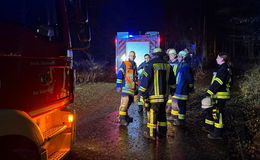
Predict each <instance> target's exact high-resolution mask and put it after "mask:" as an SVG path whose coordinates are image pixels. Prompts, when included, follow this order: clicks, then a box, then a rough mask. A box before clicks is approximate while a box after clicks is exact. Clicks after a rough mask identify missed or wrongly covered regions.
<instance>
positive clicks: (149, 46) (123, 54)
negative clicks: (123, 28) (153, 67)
mask: <svg viewBox="0 0 260 160" xmlns="http://www.w3.org/2000/svg"><path fill="white" fill-rule="evenodd" d="M115 44H116V60H115V61H116V62H115V64H116V67H115V69H116V72H117V70H118V68H119V67H120V65H121V63H122V61H125V60H127V58H128V53H129V52H130V51H135V53H136V59H135V62H136V65H137V66H139V65H140V64H141V63H142V62H143V61H144V55H145V54H150V53H151V52H152V50H153V49H154V48H157V47H160V35H159V32H146V33H145V34H144V35H131V34H129V32H117V36H116V39H115Z"/></svg>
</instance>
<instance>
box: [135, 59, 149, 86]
mask: <svg viewBox="0 0 260 160" xmlns="http://www.w3.org/2000/svg"><path fill="white" fill-rule="evenodd" d="M147 65H148V62H146V61H144V62H143V63H141V64H140V65H139V66H138V68H137V74H138V80H139V81H140V80H141V79H142V77H143V72H144V68H145V67H146V66H147Z"/></svg>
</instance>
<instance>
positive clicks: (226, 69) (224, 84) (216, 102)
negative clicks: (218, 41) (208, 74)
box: [205, 53, 232, 139]
mask: <svg viewBox="0 0 260 160" xmlns="http://www.w3.org/2000/svg"><path fill="white" fill-rule="evenodd" d="M216 61H217V64H218V65H219V68H218V71H217V72H214V73H213V78H212V81H211V85H210V87H209V89H208V90H207V93H206V96H207V97H211V98H212V101H213V107H211V108H208V109H207V110H206V111H207V115H206V119H205V124H206V127H207V128H206V129H207V130H208V131H209V134H208V138H210V139H221V134H222V130H223V126H224V125H223V109H224V107H225V102H226V101H227V100H228V99H230V85H231V75H232V73H231V69H230V65H229V61H228V56H227V54H226V53H220V54H219V55H218V56H217V58H216Z"/></svg>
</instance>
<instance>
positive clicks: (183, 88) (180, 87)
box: [173, 62, 193, 100]
mask: <svg viewBox="0 0 260 160" xmlns="http://www.w3.org/2000/svg"><path fill="white" fill-rule="evenodd" d="M176 74H177V77H176V90H175V93H174V95H173V98H175V99H180V100H188V96H189V91H190V88H192V87H193V75H192V72H191V68H190V66H189V65H188V63H186V62H181V63H179V64H178V68H177V73H176Z"/></svg>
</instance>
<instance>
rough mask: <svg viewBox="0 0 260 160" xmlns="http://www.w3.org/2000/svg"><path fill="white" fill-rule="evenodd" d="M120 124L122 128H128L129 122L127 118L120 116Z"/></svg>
mask: <svg viewBox="0 0 260 160" xmlns="http://www.w3.org/2000/svg"><path fill="white" fill-rule="evenodd" d="M119 123H120V125H121V126H127V125H128V122H127V120H126V116H121V115H120V116H119Z"/></svg>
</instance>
